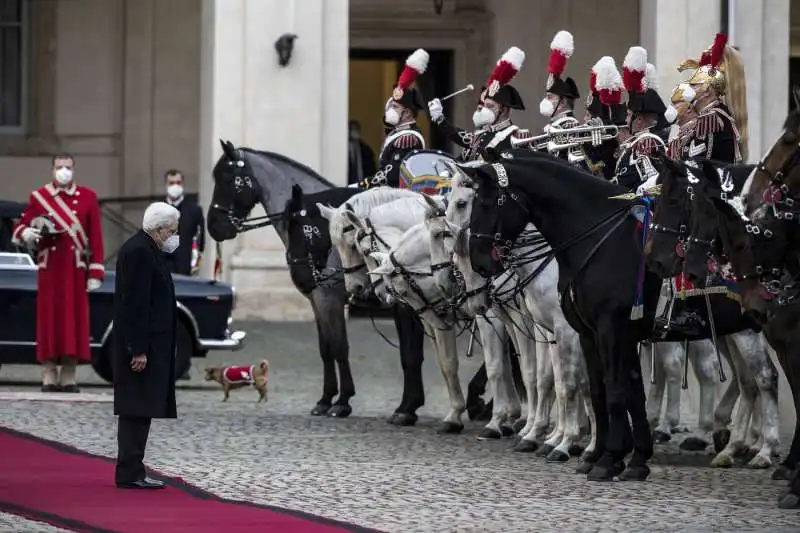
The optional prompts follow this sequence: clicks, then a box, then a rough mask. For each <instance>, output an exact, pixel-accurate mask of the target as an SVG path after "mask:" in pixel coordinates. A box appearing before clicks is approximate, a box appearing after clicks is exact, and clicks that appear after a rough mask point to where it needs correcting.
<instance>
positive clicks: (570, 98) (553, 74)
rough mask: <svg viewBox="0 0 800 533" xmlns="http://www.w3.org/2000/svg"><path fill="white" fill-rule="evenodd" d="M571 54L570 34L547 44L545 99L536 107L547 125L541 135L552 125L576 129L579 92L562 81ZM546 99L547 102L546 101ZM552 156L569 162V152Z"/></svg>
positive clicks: (570, 82)
mask: <svg viewBox="0 0 800 533" xmlns="http://www.w3.org/2000/svg"><path fill="white" fill-rule="evenodd" d="M574 51H575V44H574V38H573V37H572V34H571V33H570V32H568V31H565V30H561V31H559V32H557V33H556V35H555V37H553V40H552V42H551V43H550V58H549V60H548V62H547V83H546V84H545V98H543V99H542V101H541V102H540V103H539V112H540V113H541V114H542V115H543V116H544V117H546V118H547V119H548V121H549V122H548V124H547V126H545V128H544V133H547V132H548V128H549V127H550V126H551V125H556V126H558V127H559V128H561V129H569V128H574V127H577V126H578V124H579V122H578V120H577V119H576V118H575V115H574V112H573V108H574V107H575V100H577V99H578V98H580V97H581V95H580V92H578V85H577V84H576V83H575V80H573V79H572V78H570V77H567V78H562V75H563V74H564V70H565V68H566V66H567V60H568V59H569V58H570V57H572V54H573V52H574ZM548 96H549V97H550V99H548ZM554 96H555V97H556V101H557V104H555V105H553V104H552V101H551V100H552V99H553V97H554ZM561 102H566V106H567V107H566V109H563V110H561V111H559V110H558V106H559V105H560V104H561ZM577 150H580V148H577ZM551 153H552V154H553V155H555V156H556V157H559V158H560V159H563V160H565V161H569V150H568V149H564V150H557V151H554V152H551Z"/></svg>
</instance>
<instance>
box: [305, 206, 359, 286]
mask: <svg viewBox="0 0 800 533" xmlns="http://www.w3.org/2000/svg"><path fill="white" fill-rule="evenodd" d="M317 209H319V212H320V213H321V214H322V216H323V217H325V218H326V219H328V224H329V226H328V229H329V232H330V238H331V243H332V244H333V246H335V247H336V250H337V251H338V252H339V257H340V258H341V260H342V270H343V272H344V282H345V288H346V289H347V292H348V293H350V294H351V295H353V296H354V297H356V298H366V297H367V296H368V295H369V290H370V284H369V278H368V277H367V264H366V262H365V261H364V256H363V255H362V253H361V250H359V248H358V241H357V240H356V238H357V234H358V230H362V231H366V230H367V227H366V225H365V223H364V221H363V220H361V219H360V218H359V217H358V216H357V215H356V214H355V213H354V212H353V209H352V207H351V206H350V204H348V203H345V204H343V205H341V206H340V207H338V208H335V209H334V208H331V207H327V206H324V205H322V204H319V203H318V204H317Z"/></svg>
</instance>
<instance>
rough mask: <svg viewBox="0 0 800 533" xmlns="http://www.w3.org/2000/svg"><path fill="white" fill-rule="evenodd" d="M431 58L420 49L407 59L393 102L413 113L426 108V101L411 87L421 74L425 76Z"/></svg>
mask: <svg viewBox="0 0 800 533" xmlns="http://www.w3.org/2000/svg"><path fill="white" fill-rule="evenodd" d="M429 59H430V56H429V55H428V52H426V51H425V50H423V49H422V48H419V49H418V50H416V51H415V52H414V53H413V54H411V55H410V56H408V59H406V65H405V67H403V71H402V72H401V73H400V77H399V78H398V79H397V83H396V84H395V86H394V90H393V91H392V100H394V101H395V102H397V103H398V104H400V105H402V106H403V107H407V108H408V109H411V110H413V111H419V110H421V109H424V108H425V101H424V99H423V98H422V94H420V91H419V90H418V89H414V88H412V87H411V85H412V84H413V83H414V81H415V80H416V79H417V77H418V76H419V75H420V74H423V73H424V72H425V70H426V69H427V68H428V60H429Z"/></svg>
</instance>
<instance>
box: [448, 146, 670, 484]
mask: <svg viewBox="0 0 800 533" xmlns="http://www.w3.org/2000/svg"><path fill="white" fill-rule="evenodd" d="M464 171H465V172H467V173H469V174H470V175H472V176H473V178H474V179H475V181H476V182H477V184H478V185H477V189H478V190H477V197H476V200H475V204H474V206H473V210H472V217H471V220H470V228H469V231H470V239H469V248H470V249H469V253H470V261H471V263H472V266H473V268H474V269H475V270H476V272H478V273H479V274H481V275H483V276H487V277H489V276H493V275H496V274H498V273H499V272H500V271H502V270H503V268H504V267H503V261H502V257H503V251H504V250H505V249H507V248H508V247H510V245H511V243H513V242H514V241H515V240H516V238H517V237H518V236H519V235H520V233H521V232H522V231H523V229H524V228H525V226H526V225H527V224H528V223H529V222H532V223H533V224H534V225H535V226H536V227H537V229H538V230H539V231H540V232H541V234H542V235H543V236H544V238H545V239H546V240H547V242H548V243H549V244H550V246H551V248H552V249H553V251H554V252H555V256H556V260H557V261H558V266H559V284H558V285H559V287H558V288H559V292H560V294H561V298H562V308H563V310H564V314H565V316H566V318H567V320H568V321H569V323H570V325H571V326H572V327H573V328H575V330H576V331H577V332H578V334H579V335H580V339H581V346H582V348H583V353H584V357H585V358H586V363H587V368H588V371H589V380H590V388H591V396H592V406H593V407H594V410H595V414H596V417H597V440H598V447H597V450H596V452H595V454H593V455H592V456H589V457H584V462H585V465H584V467H583V468H582V471H588V476H587V477H588V479H590V480H596V481H608V480H611V479H612V478H613V477H614V476H615V475H617V474H619V475H620V478H621V479H628V480H642V479H645V478H646V477H647V476H648V475H649V473H650V469H649V467H648V466H647V461H648V460H649V459H650V458H651V456H652V454H653V439H652V435H651V433H650V427H649V424H648V421H647V414H646V412H645V396H644V384H643V382H642V376H641V365H640V361H639V355H638V350H637V344H638V343H639V341H641V340H644V339H647V338H648V337H649V336H650V333H651V331H652V326H653V319H654V316H655V307H656V304H657V299H658V294H659V289H660V286H661V279H660V278H659V277H658V276H656V275H655V274H653V273H652V272H650V271H648V270H646V269H645V268H644V264H643V252H644V250H643V244H642V236H641V230H640V229H639V223H638V221H637V219H636V218H635V217H634V216H632V214H631V208H632V207H633V206H634V205H635V203H636V201H635V200H625V199H616V198H615V199H612V197H615V196H618V195H622V194H625V193H627V192H628V191H627V190H626V189H625V188H623V187H622V186H619V185H616V184H613V183H610V182H607V181H605V180H599V179H597V178H596V177H595V176H593V175H591V174H588V173H586V172H583V171H581V170H578V169H576V168H574V167H572V166H570V165H569V164H568V163H566V162H563V161H561V160H558V159H556V158H553V157H551V156H549V155H547V154H538V153H535V152H530V151H528V150H512V151H510V152H504V153H502V154H501V157H500V158H498V162H495V163H493V164H490V165H485V166H481V167H477V168H468V169H464ZM637 294H638V296H639V297H640V298H638V299H637ZM638 302H642V303H643V304H644V305H643V306H642V308H639V307H638V306H637V308H636V312H637V315H636V316H639V315H638V313H639V312H641V318H639V319H636V320H632V319H631V316H632V309H633V308H634V305H635V304H636V303H638ZM628 415H630V418H631V424H629V423H628ZM631 449H632V450H633V456H632V457H631V460H630V462H629V464H628V467H627V469H626V468H625V463H624V458H625V456H626V455H627V453H628V452H630V451H631Z"/></svg>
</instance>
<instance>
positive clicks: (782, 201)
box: [756, 142, 800, 222]
mask: <svg viewBox="0 0 800 533" xmlns="http://www.w3.org/2000/svg"><path fill="white" fill-rule="evenodd" d="M798 164H800V142H798V143H796V144H795V147H794V149H793V150H792V151H791V152H790V153H789V155H788V156H786V158H785V159H784V160H783V162H782V163H781V164H780V166H779V167H778V171H777V172H776V173H775V174H773V173H772V172H770V171H769V169H768V168H767V166H766V164H765V162H764V159H762V160H760V161H759V162H758V163H757V164H756V171H758V172H763V173H764V174H766V175H767V177H768V178H769V181H770V184H769V187H767V189H766V190H765V191H764V194H763V200H764V203H765V204H767V205H768V206H770V207H771V208H772V212H773V214H774V215H775V218H777V219H778V220H796V221H798V222H800V211H798V210H795V209H794V207H795V203H796V202H795V198H793V197H792V195H791V192H792V191H791V189H790V188H789V186H788V185H787V184H786V183H784V181H783V180H784V179H785V178H786V176H787V175H788V174H789V173H790V172H791V171H792V170H793V169H794V168H795V167H796V166H797V165H798ZM783 207H785V208H787V209H782V208H783Z"/></svg>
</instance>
